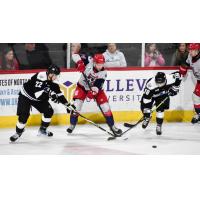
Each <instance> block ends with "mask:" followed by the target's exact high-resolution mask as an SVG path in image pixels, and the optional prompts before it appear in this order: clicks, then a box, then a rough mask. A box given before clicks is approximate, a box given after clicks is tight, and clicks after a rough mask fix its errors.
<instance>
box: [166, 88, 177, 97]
mask: <svg viewBox="0 0 200 200" xmlns="http://www.w3.org/2000/svg"><path fill="white" fill-rule="evenodd" d="M177 94H178V91H177V90H174V89H173V87H171V88H169V90H168V95H169V96H175V95H177Z"/></svg>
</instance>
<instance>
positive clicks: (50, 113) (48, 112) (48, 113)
mask: <svg viewBox="0 0 200 200" xmlns="http://www.w3.org/2000/svg"><path fill="white" fill-rule="evenodd" d="M53 114H54V110H53V108H48V109H47V110H46V111H45V112H44V117H45V118H51V117H52V116H53Z"/></svg>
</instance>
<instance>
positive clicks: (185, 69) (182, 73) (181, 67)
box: [179, 66, 188, 77]
mask: <svg viewBox="0 0 200 200" xmlns="http://www.w3.org/2000/svg"><path fill="white" fill-rule="evenodd" d="M187 70H188V67H186V66H180V67H179V73H180V74H181V75H182V76H183V77H184V76H185V75H186V74H187Z"/></svg>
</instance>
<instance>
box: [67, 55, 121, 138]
mask: <svg viewBox="0 0 200 200" xmlns="http://www.w3.org/2000/svg"><path fill="white" fill-rule="evenodd" d="M72 59H73V60H74V62H75V63H76V64H77V70H78V71H79V72H82V75H81V77H80V79H79V81H78V83H77V87H76V89H75V92H74V96H73V100H74V105H75V106H76V109H77V111H78V112H80V111H81V108H82V105H83V103H84V100H85V99H86V97H88V98H90V99H95V101H96V102H97V104H98V105H99V106H100V108H101V110H102V112H103V115H104V116H105V119H106V122H107V124H108V125H109V127H110V129H111V131H112V132H113V133H114V134H115V135H116V136H121V134H122V130H121V129H118V128H117V127H116V126H115V125H114V119H113V114H112V111H111V109H110V105H109V103H108V99H107V96H106V94H105V92H104V90H103V84H104V82H105V80H106V77H107V72H106V70H105V69H104V67H103V65H104V63H105V58H104V56H103V55H102V54H95V55H94V57H93V61H92V62H89V63H88V64H87V65H86V66H85V64H84V62H83V61H82V59H81V57H80V55H79V54H73V55H72ZM86 79H87V80H86ZM88 84H89V85H88ZM91 89H92V90H91ZM77 121H78V114H77V113H73V112H72V113H71V115H70V126H69V128H68V129H67V132H68V133H72V132H73V130H74V128H75V126H76V124H77Z"/></svg>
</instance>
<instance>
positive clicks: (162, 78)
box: [141, 72, 181, 135]
mask: <svg viewBox="0 0 200 200" xmlns="http://www.w3.org/2000/svg"><path fill="white" fill-rule="evenodd" d="M180 83H181V76H180V74H179V72H174V73H171V74H167V75H165V73H163V72H158V73H157V74H156V76H155V77H153V78H150V79H149V80H148V81H147V83H146V86H145V89H144V93H143V96H142V99H141V110H142V112H143V115H144V121H143V123H142V128H146V127H147V126H148V124H149V122H150V119H151V109H152V106H153V105H154V104H155V105H156V107H158V108H157V109H156V122H157V126H156V134H157V135H161V134H162V124H163V118H164V111H165V110H167V109H169V105H170V98H169V96H175V95H177V93H178V91H179V86H180ZM167 97H168V98H167ZM164 100H165V101H164ZM162 101H164V102H163V103H162V104H161V102H162Z"/></svg>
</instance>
